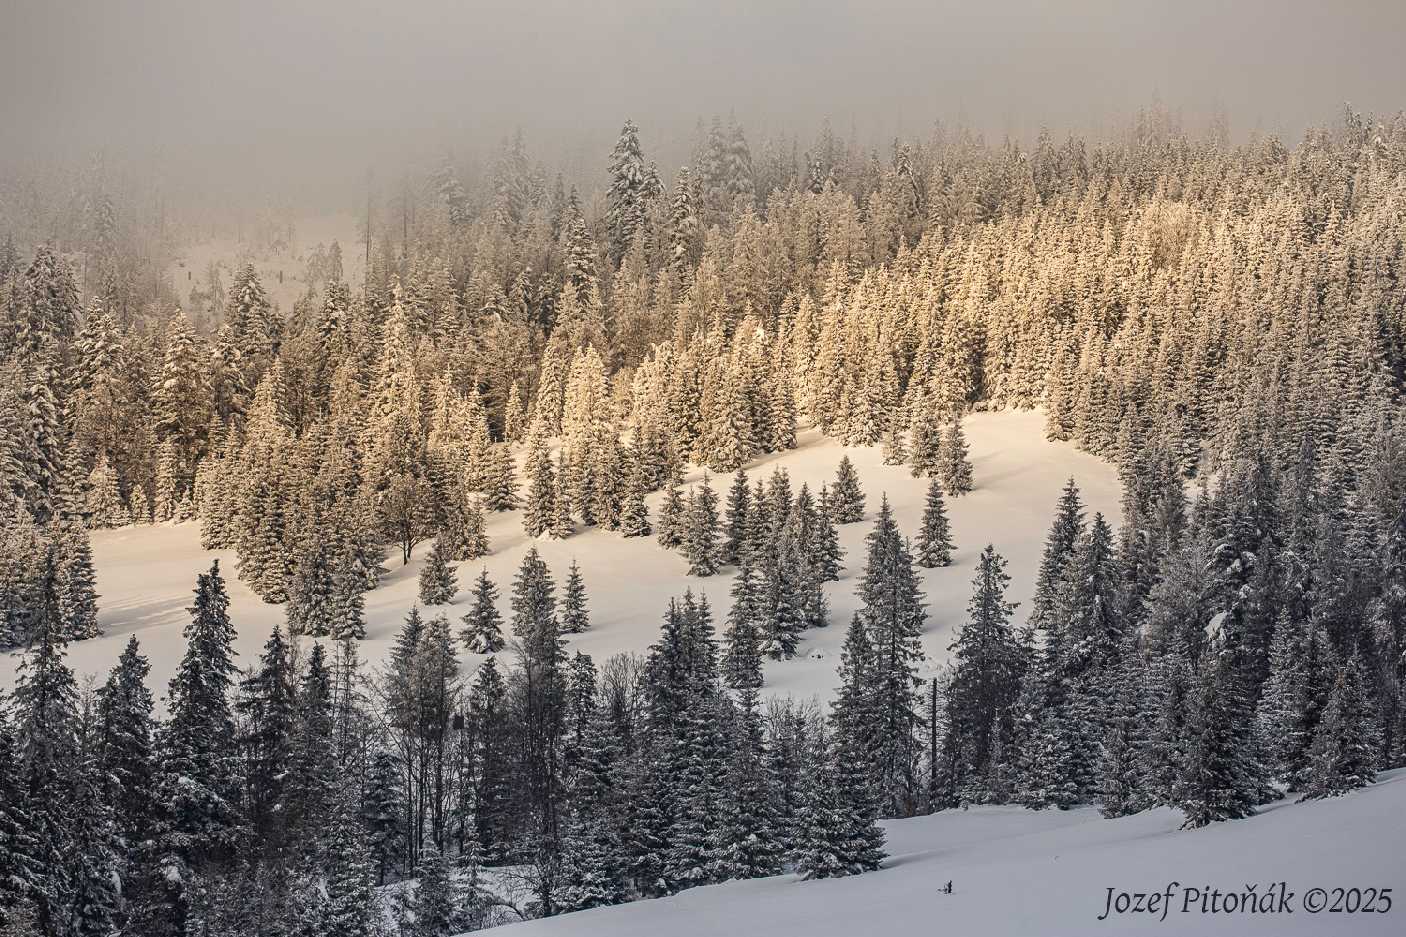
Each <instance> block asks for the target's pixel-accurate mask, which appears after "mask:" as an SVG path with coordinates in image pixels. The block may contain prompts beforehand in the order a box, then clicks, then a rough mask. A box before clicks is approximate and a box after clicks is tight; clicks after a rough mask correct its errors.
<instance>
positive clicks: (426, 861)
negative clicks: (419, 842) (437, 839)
mask: <svg viewBox="0 0 1406 937" xmlns="http://www.w3.org/2000/svg"><path fill="white" fill-rule="evenodd" d="M419 873H420V878H419V882H418V883H417V884H416V887H415V894H414V899H413V901H412V902H411V918H412V920H411V923H410V935H411V937H450V935H451V934H456V933H458V932H459V927H458V924H459V910H460V908H461V906H462V905H463V904H464V903H465V902H464V895H463V890H462V889H461V888H460V886H459V881H458V878H457V877H456V876H455V874H454V865H453V863H452V862H451V861H450V859H449V857H448V856H446V855H445V854H444V853H442V852H440V851H439V850H438V849H437V848H435V846H434V844H433V843H430V844H427V845H426V846H425V851H424V853H423V854H422V855H421V858H420V866H419Z"/></svg>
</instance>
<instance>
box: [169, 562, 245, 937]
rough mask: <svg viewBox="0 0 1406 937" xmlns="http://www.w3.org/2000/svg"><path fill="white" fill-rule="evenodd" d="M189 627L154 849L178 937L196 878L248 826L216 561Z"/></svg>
mask: <svg viewBox="0 0 1406 937" xmlns="http://www.w3.org/2000/svg"><path fill="white" fill-rule="evenodd" d="M190 613H191V620H190V623H189V624H188V625H187V626H186V631H185V636H186V652H185V656H184V657H183V658H182V660H181V663H180V666H179V667H178V669H177V671H176V675H175V676H174V677H173V678H172V680H171V687H170V690H169V691H168V692H167V700H168V704H167V705H168V709H169V711H170V714H171V715H170V718H169V719H168V720H167V722H166V723H165V725H164V726H163V727H162V731H161V734H160V737H159V740H158V743H157V759H156V763H157V778H156V791H157V801H158V803H160V804H161V822H160V826H159V833H158V837H157V841H156V843H155V847H156V850H157V855H158V856H159V857H160V858H159V859H158V862H159V865H160V869H161V873H160V874H161V875H162V877H163V878H164V880H165V883H166V884H165V887H164V890H163V892H162V894H161V895H160V896H159V900H160V902H161V913H162V915H164V916H165V920H167V921H169V922H171V923H172V924H174V925H175V927H176V932H177V933H179V932H180V927H182V926H183V921H184V916H185V913H186V908H187V907H188V903H187V901H188V895H187V892H188V890H189V889H190V888H191V887H192V885H193V884H194V881H193V879H192V875H198V874H199V873H201V872H204V871H207V870H215V869H219V868H221V867H223V866H225V864H227V863H228V862H229V861H230V860H231V859H232V857H233V855H234V852H235V847H236V845H237V841H238V838H239V835H240V833H239V831H240V828H241V826H242V823H243V817H242V815H241V814H242V811H241V809H240V796H239V786H240V776H241V774H242V772H241V770H240V764H239V762H240V757H239V752H238V750H237V749H235V748H233V747H231V746H230V745H229V740H230V739H232V738H234V737H235V723H234V717H233V714H232V713H231V711H230V704H229V695H230V694H229V691H230V687H231V684H232V683H233V679H234V673H235V667H234V662H233V659H232V658H233V651H232V650H231V643H232V641H233V639H234V628H233V626H232V625H231V624H230V620H229V595H228V593H227V592H226V591H225V584H224V578H223V577H222V576H221V575H220V566H219V563H218V562H216V563H215V564H214V565H212V566H211V568H210V571H209V572H208V573H202V574H201V575H200V576H199V577H198V578H197V582H196V589H195V604H194V605H193V606H192V607H191V609H190Z"/></svg>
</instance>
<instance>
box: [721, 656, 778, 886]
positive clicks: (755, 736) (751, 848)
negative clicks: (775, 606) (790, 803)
mask: <svg viewBox="0 0 1406 937" xmlns="http://www.w3.org/2000/svg"><path fill="white" fill-rule="evenodd" d="M728 651H729V656H730V657H731V658H732V660H731V664H732V667H731V669H732V670H734V671H735V672H736V674H737V675H743V674H745V676H741V678H740V679H739V680H738V682H739V683H740V684H741V686H739V687H737V689H736V693H737V700H736V704H735V706H734V707H733V708H734V714H733V719H732V730H731V731H732V738H731V739H730V740H729V742H728V747H729V749H730V750H731V753H732V757H731V758H730V759H729V761H728V764H727V780H726V792H727V796H726V797H725V798H724V800H723V803H722V815H721V816H720V817H719V818H718V820H717V830H716V833H715V836H714V838H715V848H716V852H717V872H716V877H717V878H719V879H733V878H762V877H765V876H768V875H776V874H777V873H779V872H780V871H781V863H782V860H783V858H784V856H785V848H784V844H783V843H782V841H781V836H780V833H781V831H780V829H779V828H778V825H777V822H776V809H775V808H776V801H775V795H774V790H775V786H776V785H775V783H774V779H773V778H772V776H771V773H770V764H769V763H768V761H767V757H766V740H765V733H764V730H763V726H762V715H761V702H760V686H761V668H762V663H761V653H760V650H759V648H758V647H757V645H756V642H755V640H753V641H751V642H747V641H746V640H744V641H743V642H742V643H741V644H734V645H731V646H729V649H728ZM744 658H745V659H744Z"/></svg>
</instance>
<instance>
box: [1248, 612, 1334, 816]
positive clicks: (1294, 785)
mask: <svg viewBox="0 0 1406 937" xmlns="http://www.w3.org/2000/svg"><path fill="white" fill-rule="evenodd" d="M1312 642H1313V638H1312V637H1311V636H1310V635H1309V634H1308V633H1306V628H1305V626H1304V625H1303V624H1302V623H1300V622H1299V621H1297V620H1296V619H1295V618H1293V617H1290V615H1289V613H1288V611H1287V610H1285V611H1283V612H1281V614H1280V615H1279V620H1278V623H1277V624H1276V625H1275V628H1274V640H1273V643H1272V644H1271V645H1270V649H1269V679H1268V680H1266V681H1265V684H1264V686H1263V687H1262V688H1261V691H1260V700H1259V704H1258V705H1257V706H1256V707H1255V746H1256V749H1257V752H1258V754H1259V757H1260V759H1261V760H1262V761H1263V763H1264V766H1265V769H1266V770H1267V771H1268V772H1269V776H1270V778H1271V779H1273V780H1274V781H1277V782H1279V783H1280V784H1283V785H1285V786H1286V787H1287V788H1289V789H1290V790H1302V789H1303V787H1304V785H1305V784H1306V783H1307V781H1308V765H1309V756H1310V750H1311V748H1312V746H1313V740H1314V734H1315V732H1316V730H1317V727H1318V720H1319V717H1320V716H1321V714H1322V713H1321V709H1322V703H1323V702H1324V701H1323V700H1322V699H1321V698H1320V694H1319V693H1318V692H1317V691H1318V687H1317V686H1315V684H1316V683H1317V682H1318V680H1317V678H1318V676H1319V674H1318V673H1317V671H1320V670H1321V669H1322V668H1321V667H1320V666H1317V661H1316V658H1317V654H1316V653H1313V648H1312V647H1311V643H1312Z"/></svg>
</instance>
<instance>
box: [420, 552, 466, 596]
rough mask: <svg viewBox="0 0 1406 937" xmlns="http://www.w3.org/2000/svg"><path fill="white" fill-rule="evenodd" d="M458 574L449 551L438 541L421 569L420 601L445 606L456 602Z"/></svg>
mask: <svg viewBox="0 0 1406 937" xmlns="http://www.w3.org/2000/svg"><path fill="white" fill-rule="evenodd" d="M458 578H459V577H458V574H457V573H456V572H455V570H454V566H453V565H452V564H451V563H450V561H449V550H448V549H447V548H446V547H444V546H443V541H442V540H439V539H436V540H435V542H434V546H432V547H431V548H430V554H429V556H428V557H426V558H425V565H424V566H422V567H421V568H420V601H421V602H423V603H424V604H425V605H444V604H446V603H448V602H452V601H453V600H454V593H456V592H458V591H459V581H458Z"/></svg>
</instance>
